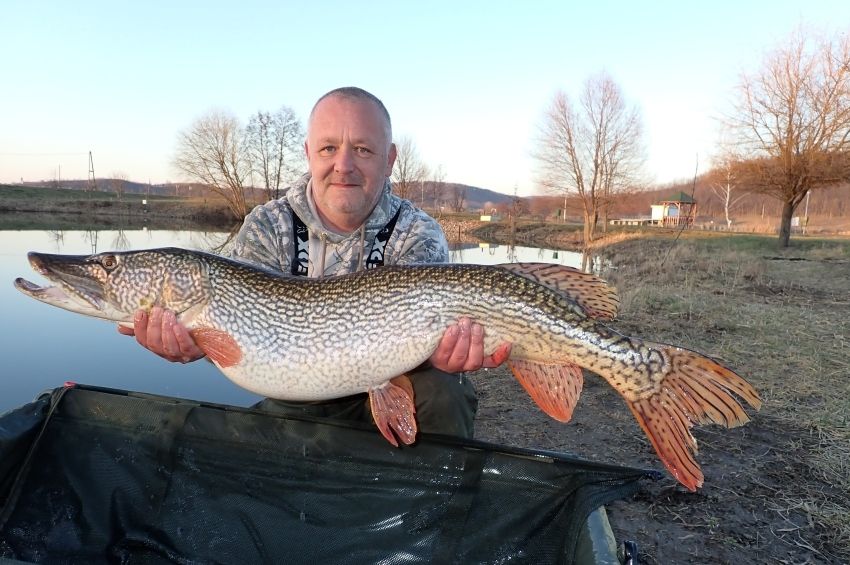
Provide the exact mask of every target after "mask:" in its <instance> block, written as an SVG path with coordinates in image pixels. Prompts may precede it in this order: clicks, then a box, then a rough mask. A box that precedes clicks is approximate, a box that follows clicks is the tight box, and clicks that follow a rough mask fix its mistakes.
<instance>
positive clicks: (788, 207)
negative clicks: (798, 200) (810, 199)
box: [779, 200, 794, 247]
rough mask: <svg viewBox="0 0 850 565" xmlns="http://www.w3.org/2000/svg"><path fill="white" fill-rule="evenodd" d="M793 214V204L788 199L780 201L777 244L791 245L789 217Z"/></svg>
mask: <svg viewBox="0 0 850 565" xmlns="http://www.w3.org/2000/svg"><path fill="white" fill-rule="evenodd" d="M793 215H794V204H793V203H792V202H790V201H788V200H786V201H785V202H783V203H782V220H781V223H780V224H779V246H780V247H788V246H790V245H791V217H792V216H793Z"/></svg>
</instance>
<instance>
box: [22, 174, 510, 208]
mask: <svg viewBox="0 0 850 565" xmlns="http://www.w3.org/2000/svg"><path fill="white" fill-rule="evenodd" d="M438 184H439V186H437V185H436V184H435V183H434V182H430V181H429V182H425V183H424V187H423V188H424V194H425V206H426V207H428V208H433V207H434V206H435V203H437V202H438V203H439V204H440V205H443V206H446V207H451V203H452V202H453V200H454V199H455V198H457V195H459V194H462V195H463V197H464V209H465V210H469V211H480V210H483V209H484V208H485V207H486V206H490V207H495V206H498V205H500V204H509V203H510V202H511V201H512V200H513V197H512V196H508V195H506V194H502V193H500V192H496V191H494V190H489V189H487V188H480V187H477V186H470V185H467V184H460V183H450V182H444V183H438ZM57 185H58V186H57ZM23 186H29V187H49V188H63V189H67V190H87V189H88V186H89V183H88V181H87V180H63V181H61V183H57V182H56V181H39V182H25V183H24V184H23ZM95 188H96V190H98V191H99V192H117V191H119V190H121V191H123V192H124V193H126V194H152V195H157V196H194V195H196V196H203V195H204V194H205V193H206V192H207V189H206V187H205V186H204V185H202V184H197V183H164V184H147V183H141V182H135V181H131V180H122V179H108V178H106V179H96V183H95ZM435 189H436V190H435ZM257 190H259V189H257ZM410 198H411V200H412V201H413V202H414V203H416V204H420V203H421V200H422V192H419V193H414V194H412V195H411V197H410Z"/></svg>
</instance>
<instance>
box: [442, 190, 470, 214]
mask: <svg viewBox="0 0 850 565" xmlns="http://www.w3.org/2000/svg"><path fill="white" fill-rule="evenodd" d="M467 188H468V187H467V186H466V185H465V184H451V185H449V186H447V187H446V188H445V190H444V192H443V196H444V197H445V199H446V202H447V203H448V205H449V208H450V209H451V211H452V212H457V213H459V212H463V210H464V209H465V208H466V189H467Z"/></svg>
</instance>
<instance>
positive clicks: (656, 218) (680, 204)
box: [608, 192, 697, 227]
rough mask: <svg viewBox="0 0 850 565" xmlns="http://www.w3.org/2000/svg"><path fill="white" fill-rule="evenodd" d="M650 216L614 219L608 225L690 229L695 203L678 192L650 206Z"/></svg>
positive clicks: (695, 209)
mask: <svg viewBox="0 0 850 565" xmlns="http://www.w3.org/2000/svg"><path fill="white" fill-rule="evenodd" d="M650 208H651V214H650V216H638V217H636V218H615V219H612V220H609V221H608V223H609V224H611V225H615V226H663V227H668V226H682V225H684V226H685V227H691V226H692V225H693V224H694V218H696V215H697V203H696V201H695V200H694V199H693V198H691V197H690V196H689V195H687V194H685V193H684V192H678V193H676V194H673V195H671V196H669V197H668V198H666V199H665V200H662V201H661V202H659V203H658V204H652V205H651V206H650Z"/></svg>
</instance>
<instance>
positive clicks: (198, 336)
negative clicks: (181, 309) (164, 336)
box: [189, 328, 242, 368]
mask: <svg viewBox="0 0 850 565" xmlns="http://www.w3.org/2000/svg"><path fill="white" fill-rule="evenodd" d="M189 335H191V336H192V339H194V340H195V343H196V344H197V345H198V347H199V348H200V349H201V350H202V351H203V352H204V353H206V354H207V357H209V358H210V360H212V361H214V362H215V364H216V365H218V366H219V367H221V368H227V367H232V366H233V365H236V364H237V363H239V361H241V360H242V350H241V349H240V348H239V344H238V343H236V340H235V339H233V338H232V337H231V336H230V334H229V333H227V332H223V331H221V330H215V329H212V328H195V329H194V330H190V331H189Z"/></svg>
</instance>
